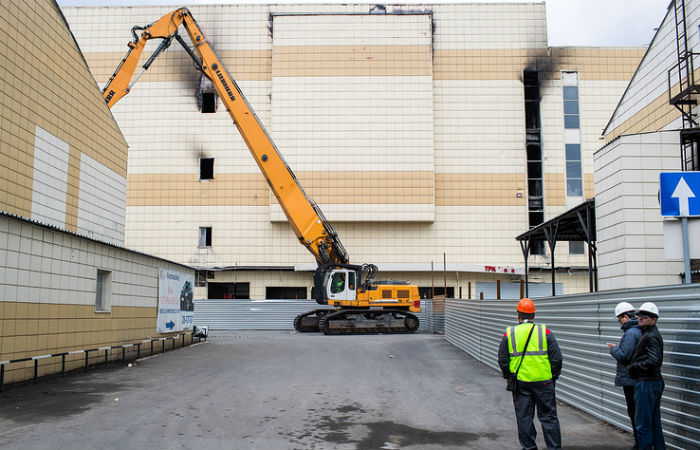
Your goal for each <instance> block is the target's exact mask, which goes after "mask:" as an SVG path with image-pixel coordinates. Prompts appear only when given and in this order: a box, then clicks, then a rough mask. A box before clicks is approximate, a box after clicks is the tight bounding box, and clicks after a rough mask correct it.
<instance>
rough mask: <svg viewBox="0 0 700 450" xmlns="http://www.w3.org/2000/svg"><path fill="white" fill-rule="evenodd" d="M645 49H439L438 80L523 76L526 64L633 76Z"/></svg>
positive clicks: (587, 77)
mask: <svg viewBox="0 0 700 450" xmlns="http://www.w3.org/2000/svg"><path fill="white" fill-rule="evenodd" d="M643 51H644V50H643V49H639V48H633V49H599V48H590V49H587V48H552V49H544V48H542V49H507V50H494V49H483V50H476V49H475V50H467V49H451V50H435V57H434V63H433V64H434V76H435V79H436V80H521V79H522V72H523V70H524V69H525V68H528V69H536V70H540V71H542V72H545V74H546V75H545V76H546V77H551V78H553V79H559V77H560V75H559V73H560V72H561V71H562V70H577V71H579V72H580V79H581V80H582V81H601V80H602V81H617V80H622V81H625V80H629V78H630V77H631V76H632V74H633V73H634V70H635V69H636V67H637V64H639V60H640V59H641V57H642V55H643Z"/></svg>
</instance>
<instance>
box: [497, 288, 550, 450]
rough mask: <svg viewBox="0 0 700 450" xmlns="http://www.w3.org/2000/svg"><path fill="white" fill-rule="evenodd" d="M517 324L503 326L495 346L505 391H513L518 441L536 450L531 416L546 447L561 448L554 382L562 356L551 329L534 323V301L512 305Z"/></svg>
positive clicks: (525, 449) (526, 299)
mask: <svg viewBox="0 0 700 450" xmlns="http://www.w3.org/2000/svg"><path fill="white" fill-rule="evenodd" d="M515 309H516V311H517V313H518V325H515V326H510V327H508V328H506V332H505V333H504V334H503V339H501V345H500V347H499V348H498V365H499V367H500V368H501V372H502V373H503V378H505V379H507V380H508V388H507V389H508V390H509V391H512V393H513V407H514V408H515V419H516V421H517V424H518V440H519V441H520V446H521V447H522V448H523V449H524V450H536V449H537V444H536V443H535V438H536V437H537V431H536V430H535V424H534V418H535V407H537V417H538V419H539V420H540V424H541V425H542V434H544V441H545V443H546V444H547V448H548V449H549V450H561V429H560V427H559V418H558V417H557V400H556V397H555V394H554V386H555V381H556V379H557V378H558V377H559V374H560V373H561V366H562V356H561V350H560V349H559V344H558V343H557V340H556V339H555V338H554V335H553V334H552V332H551V331H550V330H549V329H548V328H547V327H546V326H545V325H543V324H535V323H534V322H533V320H534V319H535V304H534V303H533V301H532V300H530V299H529V298H523V299H521V300H520V301H519V302H518V306H517V307H516V308H515Z"/></svg>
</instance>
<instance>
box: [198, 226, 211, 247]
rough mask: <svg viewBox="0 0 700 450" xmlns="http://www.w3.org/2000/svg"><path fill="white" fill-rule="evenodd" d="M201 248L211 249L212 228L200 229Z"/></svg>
mask: <svg viewBox="0 0 700 450" xmlns="http://www.w3.org/2000/svg"><path fill="white" fill-rule="evenodd" d="M198 247H199V248H207V247H211V227H199V245H198Z"/></svg>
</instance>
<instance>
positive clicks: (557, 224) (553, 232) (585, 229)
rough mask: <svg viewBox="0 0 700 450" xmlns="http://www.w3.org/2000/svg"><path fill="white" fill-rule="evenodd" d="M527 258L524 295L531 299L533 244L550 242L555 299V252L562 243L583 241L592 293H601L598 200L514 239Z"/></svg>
mask: <svg viewBox="0 0 700 450" xmlns="http://www.w3.org/2000/svg"><path fill="white" fill-rule="evenodd" d="M515 239H516V240H517V241H519V242H520V248H521V250H522V251H523V257H524V258H525V295H528V280H527V278H528V267H527V260H528V257H529V256H530V248H531V245H532V243H533V242H547V244H548V245H549V251H550V254H551V257H552V296H554V295H556V292H555V290H554V287H555V280H556V266H555V265H554V249H555V248H556V246H557V242H559V241H584V242H586V243H587V244H588V285H589V290H590V292H594V291H597V290H598V259H597V248H596V227H595V199H590V200H586V201H585V202H583V203H581V204H580V205H578V206H576V207H574V208H571V209H570V210H568V211H567V212H565V213H563V214H560V215H558V216H557V217H554V218H552V219H550V220H548V221H546V222H544V223H541V224H540V225H537V226H536V227H534V228H531V229H530V230H528V231H526V232H525V233H522V234H521V235H519V236H518V237H516V238H515Z"/></svg>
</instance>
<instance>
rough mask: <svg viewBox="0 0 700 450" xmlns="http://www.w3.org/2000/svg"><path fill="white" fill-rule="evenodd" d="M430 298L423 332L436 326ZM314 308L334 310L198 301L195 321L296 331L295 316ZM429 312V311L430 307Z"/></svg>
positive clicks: (305, 303) (304, 304)
mask: <svg viewBox="0 0 700 450" xmlns="http://www.w3.org/2000/svg"><path fill="white" fill-rule="evenodd" d="M428 306H432V304H431V302H430V301H425V300H423V301H421V312H420V313H418V314H416V315H417V316H418V320H419V323H420V327H419V331H423V332H425V331H427V326H428V324H431V325H430V326H431V327H432V308H428ZM314 309H332V308H331V307H330V306H324V305H319V304H317V303H316V302H315V301H314V300H211V299H208V300H195V301H194V324H195V325H199V326H208V327H209V329H210V330H294V317H296V316H297V314H301V313H303V312H307V311H311V310H314ZM428 309H429V311H426V310H428Z"/></svg>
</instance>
